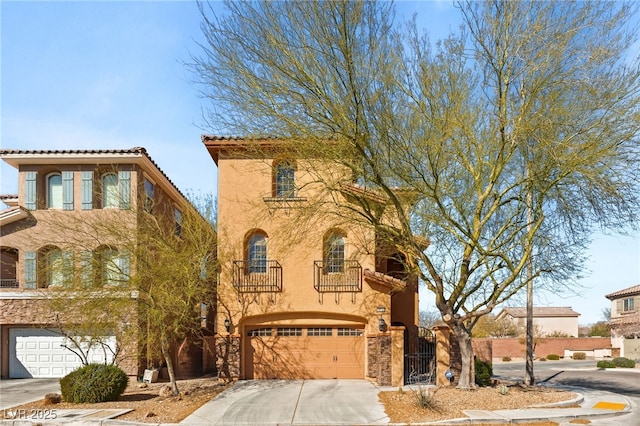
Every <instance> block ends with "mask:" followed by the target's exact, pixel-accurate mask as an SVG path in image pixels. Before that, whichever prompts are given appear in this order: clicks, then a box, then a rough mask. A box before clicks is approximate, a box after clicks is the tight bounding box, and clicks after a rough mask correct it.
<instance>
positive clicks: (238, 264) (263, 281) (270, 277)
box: [233, 260, 282, 293]
mask: <svg viewBox="0 0 640 426" xmlns="http://www.w3.org/2000/svg"><path fill="white" fill-rule="evenodd" d="M233 286H234V287H235V288H236V289H237V290H238V291H239V292H240V293H275V292H281V291H282V266H280V264H279V263H278V261H277V260H267V261H264V262H261V263H259V264H257V265H256V264H255V263H254V264H253V265H250V263H249V261H246V260H234V261H233Z"/></svg>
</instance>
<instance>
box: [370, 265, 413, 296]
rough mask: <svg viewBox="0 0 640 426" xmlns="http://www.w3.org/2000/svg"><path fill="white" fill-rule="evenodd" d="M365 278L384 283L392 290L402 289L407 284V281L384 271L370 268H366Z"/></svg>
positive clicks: (380, 283)
mask: <svg viewBox="0 0 640 426" xmlns="http://www.w3.org/2000/svg"><path fill="white" fill-rule="evenodd" d="M363 272H364V278H365V280H368V281H372V282H374V283H375V284H379V285H383V286H385V287H387V288H390V289H391V290H392V291H400V290H402V289H404V288H405V287H406V286H407V283H406V282H404V281H402V280H400V279H398V278H394V277H392V276H390V275H387V274H383V273H382V272H375V271H372V270H371V269H369V268H366V269H365V270H364V271H363Z"/></svg>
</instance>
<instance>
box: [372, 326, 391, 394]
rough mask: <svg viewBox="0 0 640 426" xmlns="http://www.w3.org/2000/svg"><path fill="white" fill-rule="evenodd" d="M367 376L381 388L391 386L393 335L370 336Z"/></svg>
mask: <svg viewBox="0 0 640 426" xmlns="http://www.w3.org/2000/svg"><path fill="white" fill-rule="evenodd" d="M367 349H368V350H367V354H368V369H367V374H368V376H369V377H371V378H375V379H376V383H377V384H378V385H379V386H391V335H390V334H380V335H377V336H370V337H368V340H367Z"/></svg>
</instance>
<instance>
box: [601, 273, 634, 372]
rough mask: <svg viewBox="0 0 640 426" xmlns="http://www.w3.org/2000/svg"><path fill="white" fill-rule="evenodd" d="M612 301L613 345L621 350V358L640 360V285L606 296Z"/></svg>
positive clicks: (611, 324)
mask: <svg viewBox="0 0 640 426" xmlns="http://www.w3.org/2000/svg"><path fill="white" fill-rule="evenodd" d="M605 297H606V298H607V299H609V300H610V301H611V319H610V320H609V326H610V327H611V344H612V346H613V347H614V348H620V356H623V357H627V358H631V359H638V358H640V285H634V286H631V287H628V288H625V289H622V290H618V291H614V292H613V293H609V294H607V295H606V296H605Z"/></svg>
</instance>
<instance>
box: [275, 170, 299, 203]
mask: <svg viewBox="0 0 640 426" xmlns="http://www.w3.org/2000/svg"><path fill="white" fill-rule="evenodd" d="M295 170H296V169H295V166H294V164H293V163H292V162H290V161H281V162H279V163H278V164H277V165H276V170H275V196H276V197H278V198H293V197H295V195H296V187H295Z"/></svg>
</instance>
